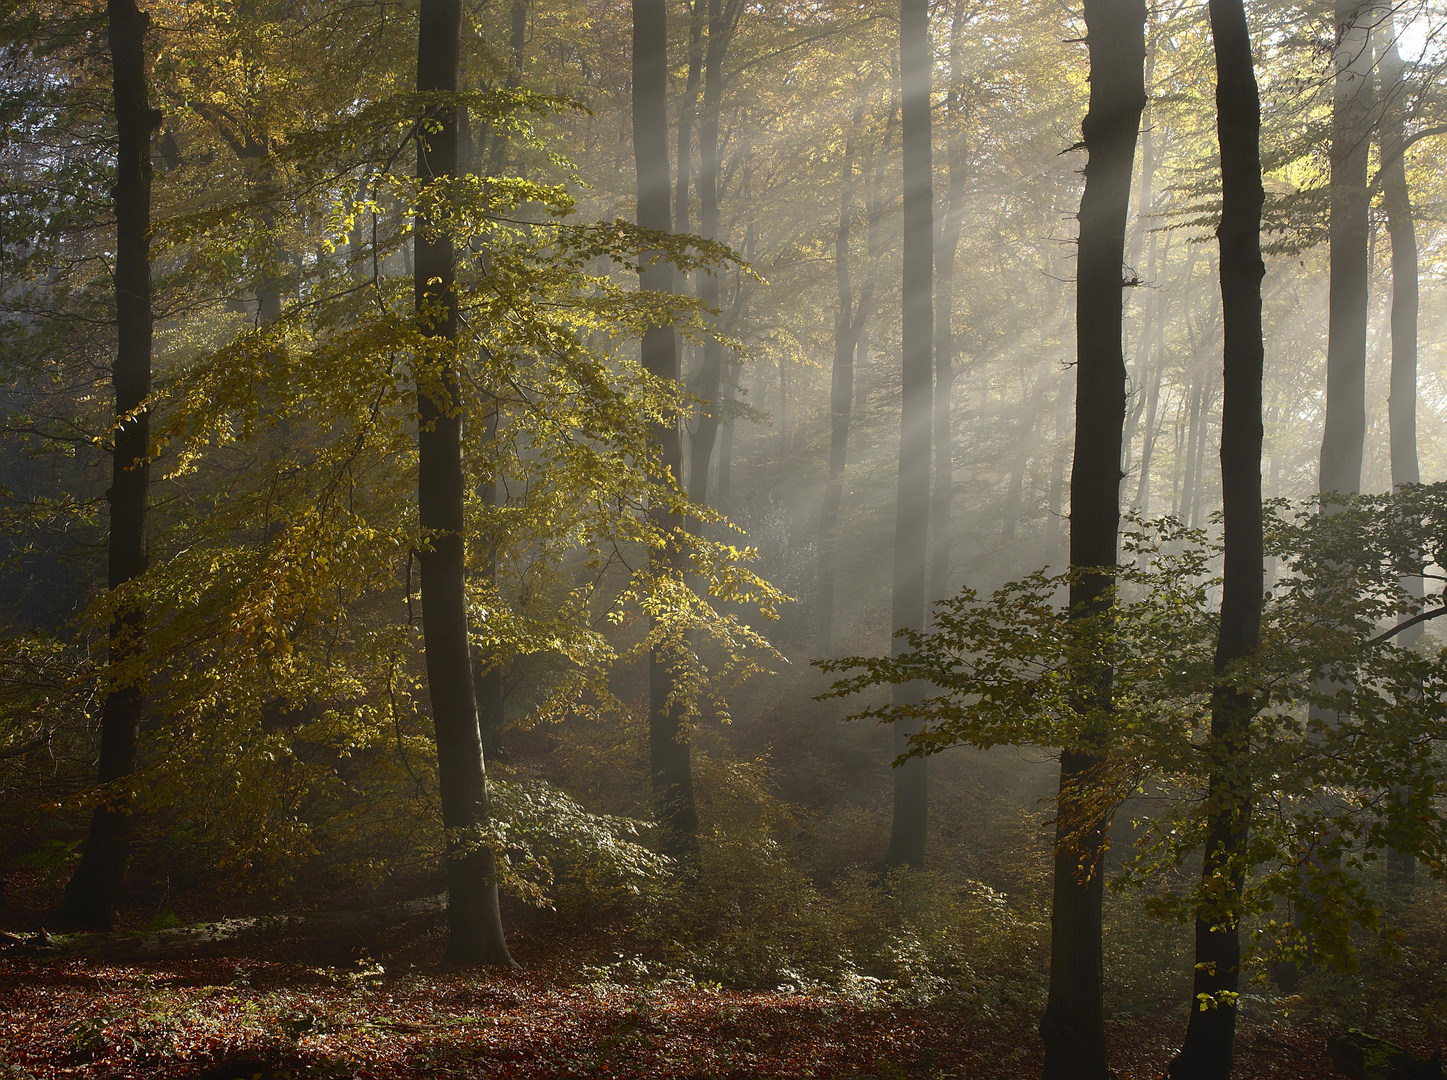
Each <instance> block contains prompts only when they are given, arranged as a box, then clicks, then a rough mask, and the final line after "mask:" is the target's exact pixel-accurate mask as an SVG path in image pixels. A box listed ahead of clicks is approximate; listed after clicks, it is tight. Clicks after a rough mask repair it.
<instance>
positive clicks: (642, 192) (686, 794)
mask: <svg viewBox="0 0 1447 1080" xmlns="http://www.w3.org/2000/svg"><path fill="white" fill-rule="evenodd" d="M633 152H634V154H635V160H636V163H637V169H638V224H639V225H641V226H643V227H644V228H645V229H657V230H659V231H660V232H666V231H667V230H668V228H669V226H670V225H671V223H672V220H673V215H672V213H671V210H672V208H671V207H670V206H669V186H670V185H669V179H670V178H669V169H668V6H667V3H666V2H665V0H633ZM639 286H640V287H641V288H643V289H646V290H648V291H651V292H660V293H666V292H672V291H673V269H672V267H671V265H670V264H669V263H667V262H666V261H664V260H663V259H662V258H661V257H655V258H654V259H653V260H652V261H650V260H649V259H648V257H647V256H646V255H645V257H644V260H643V269H642V272H641V273H640V274H639ZM642 359H643V366H644V368H646V369H647V370H648V372H649V374H651V375H653V376H654V377H656V378H659V379H667V380H672V381H677V379H678V341H677V338H676V337H675V336H674V332H673V327H672V326H651V327H649V328H648V329H647V330H646V331H644V334H643V352H642ZM654 437H655V438H657V440H658V444H659V451H660V452H659V463H660V465H661V466H662V467H663V468H664V469H665V470H667V472H668V473H669V474H670V475H671V476H672V477H673V479H674V480H675V481H677V480H678V479H679V475H680V473H681V471H682V468H683V448H682V445H681V444H680V440H679V433H678V424H677V423H676V422H670V423H667V424H660V425H658V427H657V428H656V429H655V430H654ZM653 518H654V523H655V525H656V526H657V527H658V528H659V529H660V530H662V531H663V532H665V533H670V534H671V533H673V532H674V531H675V530H676V529H678V528H679V526H680V524H681V523H680V521H679V519H678V516H677V515H676V514H672V513H669V512H668V511H667V510H666V509H664V508H662V507H655V508H654V510H653ZM650 558H651V559H652V560H653V563H654V567H655V569H656V570H657V571H658V572H660V573H679V572H681V569H682V568H681V567H680V566H678V565H676V559H677V556H676V555H675V554H673V553H672V552H671V551H655V552H654V553H653V554H652V555H651V556H650ZM669 656H670V653H669V651H668V650H667V649H665V648H659V647H657V646H655V647H654V648H653V649H651V650H650V651H649V654H648V765H649V777H650V779H651V781H652V786H653V797H654V800H655V802H656V804H657V812H658V821H659V826H660V840H659V846H660V848H661V849H662V851H663V852H664V854H666V855H672V856H675V857H677V856H688V855H691V854H693V853H694V852H696V851H697V850H698V839H697V836H696V833H697V831H698V811H697V809H696V808H695V806H694V800H693V763H692V759H691V755H690V752H689V742H688V727H687V725H686V722H685V716H684V706H683V703H682V702H679V701H677V700H670V699H671V698H672V697H673V691H674V674H673V670H672V667H671V661H670V659H669Z"/></svg>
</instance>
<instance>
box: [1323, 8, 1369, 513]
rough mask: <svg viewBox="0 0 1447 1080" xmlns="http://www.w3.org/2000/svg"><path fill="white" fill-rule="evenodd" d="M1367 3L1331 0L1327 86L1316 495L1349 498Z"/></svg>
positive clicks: (1356, 461) (1359, 333)
mask: <svg viewBox="0 0 1447 1080" xmlns="http://www.w3.org/2000/svg"><path fill="white" fill-rule="evenodd" d="M1377 11H1378V5H1377V4H1376V3H1375V2H1374V0H1336V8H1335V12H1336V49H1335V51H1334V52H1333V54H1332V61H1333V66H1334V68H1335V72H1336V74H1335V83H1334V86H1333V92H1332V111H1331V151H1330V160H1331V178H1330V222H1329V225H1328V228H1329V232H1330V244H1331V252H1330V257H1331V271H1330V272H1331V283H1330V298H1329V301H1328V308H1327V354H1326V422H1325V425H1324V429H1323V431H1322V439H1321V473H1320V480H1319V486H1318V490H1320V491H1321V492H1322V493H1323V494H1325V493H1327V492H1331V491H1338V492H1342V493H1343V494H1349V493H1352V492H1356V491H1360V490H1361V484H1362V441H1363V439H1364V438H1365V437H1366V426H1367V413H1366V379H1367V377H1366V368H1367V241H1368V238H1369V234H1370V231H1371V229H1370V224H1369V221H1368V212H1369V210H1370V207H1371V200H1370V198H1369V196H1368V192H1367V159H1368V157H1369V156H1370V154H1371V142H1372V140H1371V135H1372V112H1373V106H1374V96H1375V95H1374V87H1373V79H1372V47H1371V31H1372V20H1373V19H1375V18H1376V17H1377Z"/></svg>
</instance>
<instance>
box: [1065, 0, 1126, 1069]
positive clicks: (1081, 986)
mask: <svg viewBox="0 0 1447 1080" xmlns="http://www.w3.org/2000/svg"><path fill="white" fill-rule="evenodd" d="M1145 21H1146V6H1145V3H1144V0H1086V2H1085V25H1086V33H1087V41H1088V43H1089V47H1090V107H1089V111H1088V112H1087V114H1086V117H1085V120H1084V121H1083V122H1082V124H1081V130H1082V134H1083V137H1084V145H1085V150H1086V152H1087V154H1088V155H1089V157H1088V161H1087V163H1086V166H1085V191H1084V193H1083V194H1082V196H1081V200H1080V245H1079V261H1078V263H1077V267H1078V271H1077V273H1078V276H1077V279H1076V403H1075V461H1074V465H1073V468H1072V470H1071V475H1070V564H1071V566H1072V568H1074V569H1076V570H1077V571H1084V572H1082V573H1079V574H1078V576H1077V577H1075V578H1074V579H1073V580H1072V582H1071V585H1070V610H1071V615H1072V617H1073V618H1082V617H1089V618H1100V617H1102V616H1108V615H1109V611H1110V604H1111V600H1110V589H1111V587H1112V586H1113V585H1114V583H1115V576H1114V573H1113V572H1111V571H1110V570H1109V569H1100V568H1109V567H1112V566H1114V565H1115V562H1116V555H1117V533H1118V531H1119V527H1120V481H1121V471H1120V466H1121V439H1122V435H1123V431H1124V428H1125V389H1126V372H1125V351H1124V347H1123V342H1122V330H1123V326H1122V323H1123V305H1124V288H1123V277H1122V274H1123V264H1124V261H1125V232H1126V219H1127V217H1128V214H1129V210H1130V189H1131V169H1132V166H1133V164H1134V161H1135V148H1136V138H1137V134H1138V132H1139V130H1140V119H1141V112H1142V110H1143V109H1144V108H1145V102H1146V92H1145ZM1092 568H1096V569H1093V572H1092ZM1111 674H1112V673H1111V669H1110V663H1109V659H1108V658H1102V659H1100V660H1098V661H1097V662H1094V663H1092V664H1090V665H1089V666H1088V667H1087V668H1086V669H1085V670H1082V671H1081V672H1078V673H1077V675H1076V676H1075V677H1076V679H1077V686H1076V689H1075V691H1074V692H1075V693H1076V695H1077V696H1078V698H1079V700H1080V703H1081V708H1082V711H1085V710H1087V709H1088V710H1091V711H1095V710H1104V709H1108V708H1109V705H1110V695H1111ZM1103 761H1104V759H1103V757H1102V751H1101V749H1100V740H1099V736H1098V735H1096V734H1094V733H1092V732H1090V731H1084V732H1082V737H1081V739H1080V740H1079V742H1078V744H1077V745H1073V746H1067V747H1064V748H1063V752H1062V753H1061V756H1060V794H1059V801H1058V804H1057V812H1056V833H1055V836H1056V840H1055V884H1054V895H1053V900H1052V907H1051V932H1050V943H1051V955H1050V997H1049V1002H1048V1004H1047V1005H1046V1009H1045V1016H1044V1018H1043V1019H1042V1020H1041V1022H1040V1034H1041V1037H1042V1038H1043V1039H1044V1041H1045V1071H1044V1075H1045V1080H1105V1078H1106V1077H1108V1076H1109V1075H1110V1067H1109V1065H1108V1063H1107V1056H1106V1047H1105V1017H1104V1013H1103V1009H1102V1000H1101V998H1102V993H1103V979H1104V961H1103V957H1102V951H1101V897H1102V888H1101V887H1102V881H1103V874H1102V872H1101V870H1102V868H1101V866H1100V863H1101V858H1102V855H1103V848H1104V838H1105V829H1106V826H1107V824H1108V822H1107V821H1106V820H1105V818H1104V816H1103V815H1101V814H1100V813H1098V812H1091V811H1087V813H1091V814H1092V817H1091V818H1089V819H1086V818H1082V816H1081V813H1080V811H1079V810H1078V809H1077V807H1078V806H1079V805H1080V803H1081V801H1082V800H1081V796H1082V794H1084V793H1086V792H1088V791H1089V790H1090V788H1091V787H1092V785H1093V784H1094V783H1095V775H1096V773H1097V771H1098V769H1099V768H1100V766H1101V765H1102V764H1103ZM1084 801H1085V802H1086V803H1089V802H1093V801H1094V800H1091V799H1086V800H1084Z"/></svg>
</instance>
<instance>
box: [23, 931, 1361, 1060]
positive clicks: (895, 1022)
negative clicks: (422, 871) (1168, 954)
mask: <svg viewBox="0 0 1447 1080" xmlns="http://www.w3.org/2000/svg"><path fill="white" fill-rule="evenodd" d="M592 944H593V948H594V951H595V953H596V950H597V949H598V948H606V947H608V946H609V943H608V942H606V941H600V942H593V943H592ZM518 945H519V947H518V950H517V952H518V954H519V956H520V959H522V961H523V962H524V963H525V964H526V965H527V966H526V967H524V968H523V969H521V970H518V971H508V972H487V971H476V972H471V971H470V972H461V973H456V972H440V971H438V970H437V969H436V968H435V967H434V966H431V964H429V963H427V960H428V959H429V956H431V955H436V954H437V953H439V952H440V941H438V940H437V939H436V938H435V937H434V938H430V939H429V940H428V941H426V942H422V943H418V944H417V946H416V947H414V948H412V949H409V950H406V951H405V952H402V953H398V954H392V953H390V952H389V953H388V955H387V960H386V963H385V964H379V963H377V962H375V961H372V960H369V959H365V958H364V959H361V960H359V961H354V962H352V963H350V964H346V965H343V966H336V967H325V966H313V965H309V964H307V963H305V962H297V961H295V960H286V959H281V958H278V955H277V954H276V952H275V951H273V954H272V955H271V956H270V957H269V958H263V957H261V956H253V957H249V958H235V959H217V960H196V961H175V962H166V963H155V964H146V965H129V966H128V965H121V964H107V963H94V962H86V961H79V960H69V961H63V962H58V963H53V964H45V963H40V962H36V961H34V960H28V959H23V958H15V957H11V958H0V1080H26V1078H27V1077H34V1078H36V1080H40V1078H50V1077H76V1078H84V1080H102V1078H104V1080H127V1078H148V1080H149V1078H157V1080H170V1078H181V1077H191V1078H205V1080H304V1078H316V1080H327V1078H342V1077H355V1078H359V1080H371V1078H376V1080H384V1078H385V1080H394V1078H395V1080H402V1078H413V1077H429V1078H430V1077H448V1076H456V1077H508V1078H511V1077H517V1078H520V1080H552V1078H562V1077H599V1078H615V1077H616V1078H625V1077H639V1078H641V1077H650V1078H651V1077H659V1078H671V1080H685V1078H704V1077H709V1078H735V1077H739V1078H742V1077H839V1078H847V1077H889V1078H904V1077H938V1078H946V1077H968V1078H971V1080H976V1078H978V1080H997V1078H998V1080H1015V1078H1024V1077H1034V1076H1037V1075H1038V1074H1039V1068H1040V1058H1039V1042H1038V1039H1037V1037H1036V1035H1035V1032H1034V1018H1033V1017H1030V1016H1024V1015H1022V1016H1020V1017H1018V1018H1016V1020H1015V1021H1014V1022H1005V1023H1002V1022H1000V1021H998V1020H995V1021H986V1020H981V1019H980V1018H978V1017H974V1016H971V1015H969V1014H966V1013H962V1012H960V1011H958V1010H952V1009H950V1008H945V1007H930V1008H902V1007H897V1006H891V1005H888V1004H883V1003H870V1002H869V1001H868V1000H856V999H849V998H844V997H837V996H827V995H803V994H796V993H784V992H773V993H766V992H738V991H730V990H723V989H719V988H709V987H699V986H696V985H692V984H688V983H684V982H672V983H670V982H668V981H666V980H665V981H664V982H662V983H659V984H653V985H629V984H628V983H627V982H626V981H615V980H616V979H617V975H616V972H615V973H614V974H613V975H609V974H608V973H607V970H606V969H604V968H599V967H590V966H589V965H588V964H587V963H586V962H585V957H584V956H583V952H582V950H581V949H580V947H577V945H576V943H572V945H570V946H563V945H559V944H558V943H556V942H553V943H544V942H541V941H538V940H536V939H525V940H523V941H520V942H519V943H518ZM530 946H531V947H530ZM530 953H531V954H532V955H529V954H530ZM409 954H410V955H409ZM281 955H283V956H284V955H285V953H284V952H283V953H282V954H281ZM1181 1026H1182V1025H1181V1023H1180V1018H1173V1017H1156V1018H1140V1019H1134V1020H1130V1021H1120V1022H1113V1024H1112V1029H1113V1030H1112V1044H1113V1054H1114V1059H1115V1064H1116V1068H1117V1070H1118V1071H1119V1073H1120V1075H1121V1076H1122V1077H1123V1078H1126V1080H1146V1078H1152V1080H1153V1078H1155V1077H1159V1076H1161V1075H1162V1073H1163V1072H1164V1067H1165V1064H1166V1062H1167V1061H1169V1059H1170V1056H1171V1054H1172V1052H1173V1051H1174V1048H1175V1046H1176V1039H1177V1038H1178V1037H1179V1033H1180V1029H1181ZM1319 1046H1320V1039H1319V1038H1310V1037H1307V1036H1305V1035H1300V1034H1290V1033H1283V1032H1279V1031H1267V1030H1264V1029H1261V1030H1252V1029H1251V1028H1249V1027H1248V1028H1246V1029H1245V1030H1244V1031H1243V1034H1242V1038H1241V1046H1240V1050H1241V1052H1240V1056H1239V1067H1238V1070H1237V1076H1238V1077H1244V1078H1258V1077H1259V1078H1262V1080H1266V1078H1271V1080H1304V1078H1306V1077H1313V1078H1314V1077H1328V1076H1331V1075H1333V1074H1332V1072H1331V1070H1330V1066H1329V1064H1328V1063H1327V1062H1326V1060H1325V1057H1324V1055H1323V1054H1322V1053H1321V1052H1320V1051H1319V1049H1318V1048H1319Z"/></svg>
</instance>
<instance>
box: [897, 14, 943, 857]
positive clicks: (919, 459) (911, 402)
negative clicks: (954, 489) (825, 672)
mask: <svg viewBox="0 0 1447 1080" xmlns="http://www.w3.org/2000/svg"><path fill="white" fill-rule="evenodd" d="M899 8H900V11H899V57H900V76H901V79H900V81H901V122H902V127H903V140H904V281H903V293H904V295H903V314H904V323H903V327H902V359H901V365H900V366H901V371H902V377H903V383H904V397H903V406H902V412H901V416H900V437H899V494H898V499H897V502H896V504H895V516H894V603H893V616H894V617H893V626H894V628H895V630H903V629H915V630H923V629H924V628H925V625H926V621H927V619H928V615H929V611H928V608H929V604H928V600H927V597H926V588H927V585H928V582H927V581H926V574H927V569H926V563H927V556H928V543H929V513H930V426H931V423H932V422H933V416H932V411H931V408H930V396H931V386H930V382H931V375H932V374H933V371H932V369H933V366H934V365H933V364H932V362H931V361H932V355H931V354H932V352H933V349H932V345H933V342H932V337H933V328H934V319H933V317H932V314H933V297H932V296H931V295H930V292H931V288H932V284H933V283H932V279H933V277H934V220H933V219H934V206H933V203H934V195H933V190H932V189H933V187H934V177H933V175H932V168H933V167H932V165H931V147H930V66H931V65H930V45H929V3H928V0H900V5H899ZM893 647H894V652H895V653H896V654H897V653H898V652H899V651H900V650H901V649H903V648H904V647H905V643H904V640H903V639H902V638H895V639H894V645H893ZM923 692H924V688H923V687H922V686H920V685H918V684H916V683H911V684H908V685H904V686H897V687H895V690H894V703H895V704H896V705H905V704H912V703H914V702H917V701H919V700H921V698H922V696H923ZM912 734H913V732H912V731H911V730H909V728H908V727H907V726H906V725H904V724H900V723H896V724H895V725H894V750H895V753H896V754H902V753H904V751H905V750H906V749H907V747H908V743H909V737H910V736H911V735H912ZM928 823H929V772H928V769H927V766H926V763H925V759H924V758H923V757H912V758H909V759H908V760H907V761H906V762H905V763H904V764H903V765H900V766H899V767H898V768H896V769H895V770H894V820H893V824H892V826H891V829H890V834H889V851H888V852H887V854H886V855H885V863H886V865H888V866H891V867H895V866H909V867H913V868H914V869H916V870H921V869H923V868H924V850H925V832H926V828H927V826H928Z"/></svg>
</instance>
